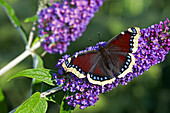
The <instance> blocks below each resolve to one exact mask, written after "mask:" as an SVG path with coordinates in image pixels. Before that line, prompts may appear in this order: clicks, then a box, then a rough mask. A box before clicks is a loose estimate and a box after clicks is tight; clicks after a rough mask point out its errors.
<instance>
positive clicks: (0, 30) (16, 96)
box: [0, 0, 170, 113]
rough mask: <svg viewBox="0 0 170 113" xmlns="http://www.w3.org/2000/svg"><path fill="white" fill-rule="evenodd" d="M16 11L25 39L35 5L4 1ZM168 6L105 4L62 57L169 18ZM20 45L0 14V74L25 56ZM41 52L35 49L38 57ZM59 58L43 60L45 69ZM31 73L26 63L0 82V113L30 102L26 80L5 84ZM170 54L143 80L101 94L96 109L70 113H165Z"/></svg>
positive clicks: (169, 106)
mask: <svg viewBox="0 0 170 113" xmlns="http://www.w3.org/2000/svg"><path fill="white" fill-rule="evenodd" d="M6 2H7V3H8V4H10V5H11V6H12V7H13V8H14V9H15V11H16V15H17V16H18V18H19V20H20V22H21V24H22V25H23V27H24V28H25V30H26V32H27V34H28V33H29V32H30V28H31V26H32V23H24V19H25V18H26V17H30V16H33V15H34V14H35V12H36V9H37V4H38V2H37V1H35V0H27V1H26V0H25V1H24V0H6ZM169 14H170V0H106V1H105V2H104V4H103V6H102V7H101V8H100V10H99V12H97V13H96V14H95V17H94V18H93V19H92V20H91V21H90V24H89V25H88V26H87V29H86V31H85V32H84V33H83V35H82V37H80V38H79V39H78V40H76V42H72V43H71V45H70V46H69V47H68V51H67V54H73V53H74V52H76V51H79V50H82V49H85V47H88V46H91V45H94V44H93V43H91V42H90V41H89V40H88V39H89V38H91V39H92V40H93V41H94V42H95V43H97V42H98V39H99V38H98V35H97V33H98V32H100V34H101V40H102V41H107V40H109V39H110V38H111V37H113V36H114V35H116V34H118V33H120V32H121V31H124V30H126V29H127V28H129V27H132V26H138V27H140V28H141V29H143V28H147V27H149V26H151V25H153V24H156V23H159V21H164V20H165V19H166V18H169V17H170V16H169ZM24 48H25V47H24V43H23V40H22V39H21V37H20V36H19V34H18V32H17V30H16V29H15V28H14V27H13V26H12V24H11V23H10V21H9V19H8V17H7V15H6V14H5V13H4V11H3V10H2V8H0V68H2V67H3V66H5V65H6V64H7V63H8V62H9V61H11V60H12V59H14V58H15V57H16V56H18V55H19V54H21V53H22V52H23V51H24ZM41 52H43V49H42V48H40V49H39V50H38V53H41ZM58 58H61V56H60V55H59V54H57V55H50V54H46V55H45V56H44V57H43V60H44V62H45V63H44V65H45V67H46V68H51V69H55V65H56V63H57V61H58ZM28 68H32V59H31V57H28V58H27V59H25V60H24V61H22V62H21V63H20V64H19V65H17V66H16V67H14V68H13V69H11V70H10V71H9V72H7V73H6V74H4V75H3V76H1V77H0V87H1V88H2V90H3V93H4V95H5V103H6V105H5V104H4V103H3V104H2V105H1V106H0V112H2V110H4V111H3V113H5V109H6V108H7V109H8V111H10V110H12V109H14V108H15V107H17V106H19V105H20V104H21V103H22V102H24V101H25V100H26V99H27V98H28V97H29V91H30V83H31V79H29V78H25V77H19V78H15V79H13V80H11V81H7V80H8V78H9V77H10V76H12V75H14V74H16V73H17V72H19V71H21V70H24V69H28ZM169 80H170V54H168V55H167V56H166V59H165V61H164V62H163V63H161V64H157V65H155V66H152V67H151V68H150V69H149V71H147V72H145V73H144V74H143V75H141V76H139V77H137V78H134V80H132V81H131V82H130V83H128V85H126V86H121V85H119V86H118V87H117V88H115V89H113V90H112V91H110V92H108V93H105V94H101V95H100V99H99V101H98V102H97V103H96V104H95V106H92V107H89V108H87V109H85V110H80V109H79V108H78V107H76V109H75V111H74V113H80V112H81V113H170V81H169ZM57 109H58V106H57V105H56V104H53V103H52V102H49V107H48V113H56V112H57V111H58V110H57Z"/></svg>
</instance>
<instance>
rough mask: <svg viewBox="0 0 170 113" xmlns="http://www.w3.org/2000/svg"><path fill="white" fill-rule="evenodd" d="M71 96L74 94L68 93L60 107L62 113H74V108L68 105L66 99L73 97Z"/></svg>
mask: <svg viewBox="0 0 170 113" xmlns="http://www.w3.org/2000/svg"><path fill="white" fill-rule="evenodd" d="M71 95H72V93H71V92H69V91H67V93H66V94H65V96H64V98H63V100H62V103H61V106H60V113H72V112H73V110H74V107H72V106H70V105H68V104H67V100H66V97H67V96H71Z"/></svg>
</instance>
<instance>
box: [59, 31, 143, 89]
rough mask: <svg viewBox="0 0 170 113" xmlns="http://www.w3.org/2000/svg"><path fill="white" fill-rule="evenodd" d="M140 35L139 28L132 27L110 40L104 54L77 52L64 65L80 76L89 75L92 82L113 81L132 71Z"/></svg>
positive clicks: (104, 82) (66, 69)
mask: <svg viewBox="0 0 170 113" xmlns="http://www.w3.org/2000/svg"><path fill="white" fill-rule="evenodd" d="M139 36H140V29H139V28H130V29H128V30H127V31H125V32H122V33H121V34H119V35H117V36H115V37H114V38H112V39H111V40H109V41H108V43H107V44H106V47H105V48H103V50H101V51H102V52H103V51H105V50H106V52H105V53H104V54H103V53H102V52H101V51H95V50H93V51H87V52H83V53H80V54H76V55H74V56H72V57H69V58H68V59H67V60H65V62H64V63H63V64H62V67H63V68H64V70H65V71H66V72H71V73H73V74H74V75H76V76H77V77H79V78H85V77H87V79H88V80H89V82H90V83H92V84H98V85H101V86H104V85H105V84H109V83H112V82H113V81H114V80H115V79H116V77H118V78H121V77H124V76H125V75H126V74H127V73H129V72H132V67H133V65H134V64H135V58H134V56H133V55H132V54H131V53H134V52H135V51H136V50H137V46H138V45H137V44H138V38H139ZM99 48H101V47H99Z"/></svg>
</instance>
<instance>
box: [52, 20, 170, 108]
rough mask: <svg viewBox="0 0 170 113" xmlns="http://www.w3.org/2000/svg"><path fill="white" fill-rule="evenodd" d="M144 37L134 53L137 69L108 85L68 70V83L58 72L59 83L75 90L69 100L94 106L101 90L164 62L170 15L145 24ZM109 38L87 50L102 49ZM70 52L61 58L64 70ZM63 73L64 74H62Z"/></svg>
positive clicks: (72, 103)
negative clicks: (91, 80)
mask: <svg viewBox="0 0 170 113" xmlns="http://www.w3.org/2000/svg"><path fill="white" fill-rule="evenodd" d="M140 32H141V37H140V38H139V41H138V50H137V51H136V53H133V55H134V56H135V58H136V61H135V62H136V64H135V65H134V66H133V73H131V72H130V73H128V74H127V75H126V76H125V77H123V78H120V79H116V80H115V81H114V82H113V83H112V84H107V85H105V86H104V87H102V86H99V85H94V84H91V83H89V81H88V80H87V78H85V79H80V78H78V77H76V76H75V75H73V74H68V76H69V77H68V78H65V81H64V82H65V83H63V81H59V80H60V79H61V80H63V77H65V75H63V76H61V75H60V76H57V75H56V74H54V76H55V77H54V78H56V83H57V84H63V91H70V92H72V93H74V94H73V95H71V96H68V97H67V98H66V100H67V101H68V105H70V106H73V107H76V105H80V109H84V108H86V107H88V106H91V105H92V106H94V105H95V103H96V102H97V100H99V94H100V93H105V92H108V91H110V90H112V89H113V88H115V87H117V86H118V85H119V84H122V85H127V83H128V82H130V81H131V80H132V79H133V78H134V77H137V76H139V75H141V74H143V72H144V71H147V70H148V69H149V68H150V67H151V66H152V65H155V64H157V63H160V62H162V61H163V60H164V59H165V56H166V54H168V52H169V50H170V22H169V20H168V19H166V20H165V21H164V22H162V21H161V22H160V23H159V24H155V25H152V26H151V27H149V28H144V29H142V30H141V31H140ZM106 43H107V42H99V43H98V44H96V45H95V46H94V47H88V48H86V50H98V49H99V45H102V46H105V45H106ZM84 51H85V50H82V51H79V52H77V53H81V52H84ZM68 57H69V56H68V55H65V56H63V59H60V60H59V62H58V64H57V66H56V67H57V68H59V70H60V71H62V70H63V69H62V67H61V64H62V63H63V62H64V61H65V60H66V59H67V58H68ZM56 76H57V77H56ZM60 77H61V78H60Z"/></svg>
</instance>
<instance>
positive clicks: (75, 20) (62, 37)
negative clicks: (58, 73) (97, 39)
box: [38, 0, 104, 54]
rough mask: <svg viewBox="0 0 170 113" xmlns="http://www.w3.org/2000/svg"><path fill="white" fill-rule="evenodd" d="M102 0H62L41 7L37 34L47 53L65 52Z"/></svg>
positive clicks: (78, 35) (80, 33)
mask: <svg viewBox="0 0 170 113" xmlns="http://www.w3.org/2000/svg"><path fill="white" fill-rule="evenodd" d="M103 1H104V0H64V1H63V2H56V3H54V4H53V5H52V6H50V7H48V8H46V9H43V10H42V11H41V12H40V13H39V14H38V16H39V19H38V23H39V25H38V28H39V30H40V31H39V36H40V37H42V38H44V41H43V42H42V47H43V48H44V49H45V50H46V51H47V52H48V53H53V54H55V53H60V54H62V53H65V52H66V51H67V46H68V45H70V41H75V40H76V39H77V38H79V37H80V36H81V35H82V32H84V31H85V29H86V26H87V25H88V23H89V21H90V19H91V18H93V17H94V14H95V13H96V12H97V11H98V10H99V7H100V6H102V4H103Z"/></svg>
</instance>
